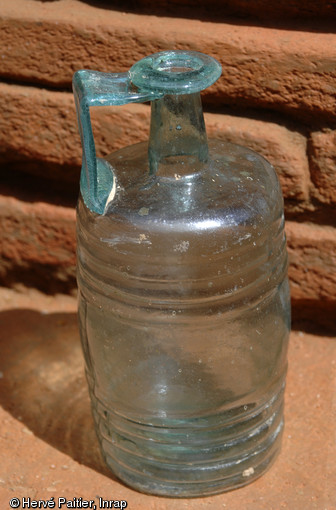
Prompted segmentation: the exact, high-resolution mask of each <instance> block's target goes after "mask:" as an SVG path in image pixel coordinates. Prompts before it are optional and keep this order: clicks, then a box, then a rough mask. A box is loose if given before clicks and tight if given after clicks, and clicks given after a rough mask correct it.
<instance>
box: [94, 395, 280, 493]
mask: <svg viewBox="0 0 336 510" xmlns="http://www.w3.org/2000/svg"><path fill="white" fill-rule="evenodd" d="M283 392H284V385H282V387H281V388H280V390H279V391H278V392H277V393H276V394H275V395H274V396H273V398H271V400H269V401H268V402H267V403H266V404H264V405H262V406H258V408H257V407H256V406H254V405H253V404H250V405H249V406H247V405H245V406H242V408H243V410H244V411H245V409H246V412H243V413H241V412H238V413H237V409H235V410H234V412H233V413H232V411H231V412H229V413H228V412H225V413H223V414H221V415H217V416H213V417H210V418H207V419H206V420H205V419H204V418H203V419H194V420H190V419H189V420H184V421H183V422H182V421H181V422H178V423H175V424H173V425H175V426H172V423H171V421H170V422H169V423H167V425H166V424H164V426H157V425H149V424H144V423H138V422H136V421H133V420H129V419H127V418H125V417H123V416H120V415H118V414H116V413H115V412H111V410H107V409H106V407H104V406H103V405H102V404H101V403H100V402H99V401H98V400H97V399H96V398H95V397H93V395H91V398H92V402H93V415H94V419H95V422H96V430H97V434H98V438H99V442H100V446H101V449H102V453H103V457H104V459H105V462H106V464H107V465H108V466H109V468H110V469H111V470H112V471H113V472H114V474H115V475H116V476H117V477H118V478H119V479H120V480H122V481H123V482H124V483H125V484H127V485H129V486H130V487H132V488H134V489H137V490H139V491H140V492H144V493H149V494H155V495H160V496H168V497H174V498H192V497H201V496H210V495H213V494H218V493H220V492H225V491H229V490H232V489H236V488H238V487H241V486H243V485H247V484H249V483H251V482H252V481H254V480H256V479H257V478H259V477H260V476H261V475H262V474H264V473H265V471H267V469H268V468H269V467H270V466H271V464H272V463H273V462H274V460H275V459H276V457H277V455H278V453H279V451H280V447H281V437H282V431H283V424H284V422H283ZM228 414H229V418H230V419H228Z"/></svg>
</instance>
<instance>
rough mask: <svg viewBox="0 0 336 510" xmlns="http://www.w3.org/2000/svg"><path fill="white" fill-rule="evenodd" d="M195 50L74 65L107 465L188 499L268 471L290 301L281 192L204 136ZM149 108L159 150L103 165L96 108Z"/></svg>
mask: <svg viewBox="0 0 336 510" xmlns="http://www.w3.org/2000/svg"><path fill="white" fill-rule="evenodd" d="M220 73H221V68H220V65H219V64H218V62H217V61H216V60H214V59H212V58H211V57H208V56H206V55H203V54H201V53H197V52H189V51H167V52H161V53H157V54H154V55H151V56H149V57H146V58H144V59H143V60H141V61H140V62H138V63H136V64H135V65H134V66H133V67H132V68H131V70H130V71H129V72H128V73H116V74H109V73H98V72H95V71H79V72H77V73H76V74H75V76H74V93H75V98H76V105H77V112H78V119H79V126H80V132H81V137H82V144H83V168H82V174H81V194H80V198H79V202H78V210H77V212H78V221H77V234H78V286H79V321H80V334H81V341H82V345H83V350H84V355H85V362H86V374H87V380H88V385H89V390H90V396H91V401H92V409H93V416H94V420H95V426H96V431H97V435H98V439H99V442H100V445H101V450H102V453H103V456H104V458H105V461H106V463H107V464H108V466H109V467H110V468H111V469H112V470H113V471H114V473H115V474H116V475H117V476H118V477H119V478H120V479H121V480H123V481H124V482H126V483H127V484H129V485H130V486H132V487H134V488H137V489H139V490H140V491H143V492H148V493H153V494H160V495H167V496H174V497H192V496H202V495H208V494H215V493H218V492H221V491H224V490H229V489H233V488H236V487H239V486H242V485H244V484H246V483H249V482H251V481H252V480H254V479H256V478H257V477H259V476H260V475H261V474H262V473H263V472H264V471H265V470H266V469H267V468H268V467H269V466H270V464H271V463H272V462H273V460H274V459H275V457H276V455H277V454H278V452H279V449H280V444H281V435H282V430H283V393H284V385H285V375H286V367H287V342H288V336H289V327H290V300H289V290H288V278H287V253H286V241H285V234H284V216H283V199H282V194H281V189H280V186H279V182H278V178H277V175H276V173H275V171H274V169H273V167H272V166H271V165H270V164H269V163H268V162H267V161H266V160H265V159H264V158H262V157H261V156H259V155H258V154H256V153H255V152H253V151H251V150H249V149H247V148H244V147H240V146H237V145H233V144H230V143H225V142H223V141H218V140H209V141H208V140H207V136H206V131H205V125H204V120H203V113H202V106H201V101H200V94H199V93H200V90H202V89H204V88H205V87H207V86H209V85H211V84H212V83H213V82H214V81H215V80H216V79H217V78H218V77H219V75H220ZM142 101H151V128H150V138H149V142H148V143H139V144H136V145H133V146H130V147H126V148H124V149H121V150H118V151H117V152H115V153H113V154H111V155H109V156H108V157H106V158H105V159H98V158H96V154H95V148H94V140H93V136H92V130H91V124H90V115H89V107H90V106H94V105H100V104H103V105H106V104H114V105H115V104H125V103H129V102H142Z"/></svg>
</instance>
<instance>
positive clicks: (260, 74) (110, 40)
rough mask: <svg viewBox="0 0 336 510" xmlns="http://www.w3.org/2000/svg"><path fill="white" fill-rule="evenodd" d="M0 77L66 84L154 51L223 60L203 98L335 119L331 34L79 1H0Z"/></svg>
mask: <svg viewBox="0 0 336 510" xmlns="http://www.w3.org/2000/svg"><path fill="white" fill-rule="evenodd" d="M0 14H1V18H2V19H1V24H0V34H1V35H0V40H1V45H2V52H1V54H2V60H1V70H0V73H1V75H2V76H4V77H7V78H11V79H15V80H28V81H38V82H41V83H45V84H48V85H54V86H59V87H64V86H67V87H69V86H70V81H71V76H72V74H73V72H74V71H75V70H76V69H80V68H91V69H98V70H104V71H113V72H115V71H124V70H126V69H128V68H129V67H130V66H131V65H132V64H133V63H134V62H135V61H137V60H139V59H140V58H142V57H144V56H145V55H148V54H150V53H153V52H155V51H160V50H166V49H172V48H178V49H179V48H184V49H192V50H198V51H203V52H205V53H208V54H210V55H213V56H214V57H216V58H218V60H219V61H220V62H221V63H222V64H223V68H224V72H223V76H222V78H221V79H220V80H219V81H218V82H217V84H216V85H214V86H213V87H212V89H211V90H210V92H209V93H208V95H207V100H208V101H209V102H211V103H213V104H215V105H216V107H219V106H220V105H223V104H228V103H234V104H239V105H249V106H253V107H255V106H257V107H263V108H271V109H273V110H280V111H287V112H291V114H293V115H295V117H296V118H297V117H302V118H305V117H307V116H313V117H320V116H321V115H323V116H325V117H328V118H333V119H335V116H336V108H335V104H336V101H335V91H336V87H335V76H336V71H335V60H336V34H334V33H319V32H317V31H316V32H312V31H310V32H308V31H307V32H303V31H299V30H279V29H275V28H263V27H254V26H244V25H233V24H228V23H222V22H217V21H216V23H211V22H203V21H199V20H195V19H178V18H168V17H167V18H165V17H160V18H159V19H158V18H157V17H155V16H145V15H138V14H129V13H124V12H120V11H113V10H111V9H109V8H107V9H103V8H97V7H94V6H93V5H88V4H87V3H83V2H80V1H78V0H62V1H61V2H36V1H34V0H16V1H15V2H14V3H13V2H7V1H5V0H2V5H1V13H0Z"/></svg>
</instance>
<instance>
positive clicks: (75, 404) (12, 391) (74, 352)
mask: <svg viewBox="0 0 336 510" xmlns="http://www.w3.org/2000/svg"><path fill="white" fill-rule="evenodd" d="M0 331H1V333H0V351H1V361H0V363H1V365H0V370H1V373H2V377H1V379H0V404H1V405H2V406H3V408H4V409H6V410H7V411H8V412H10V413H11V414H12V415H13V416H14V417H15V418H17V419H19V420H20V421H22V422H23V423H24V424H25V425H26V426H27V427H28V428H29V429H30V430H31V431H32V432H33V433H34V434H35V435H36V436H37V437H39V438H40V439H42V440H43V441H46V442H47V443H49V444H50V445H51V446H53V447H55V448H57V449H58V450H60V451H62V452H63V453H65V454H66V455H69V456H70V457H72V458H73V459H74V460H75V461H77V462H79V463H81V464H85V465H86V466H88V467H90V468H92V469H95V470H96V471H98V472H100V473H102V474H104V475H107V476H110V477H111V476H113V475H112V474H111V472H110V471H109V470H108V468H107V467H106V466H105V464H104V461H103V459H102V457H101V454H100V451H99V445H98V441H97V438H96V435H95V430H94V424H93V420H92V416H91V409H90V400H89V396H88V391H87V384H86V380H85V375H84V366H83V365H84V362H83V356H82V352H81V346H80V341H79V336H78V326H77V317H76V314H72V313H52V314H43V313H39V312H36V311H32V310H22V309H19V310H9V311H3V312H1V313H0Z"/></svg>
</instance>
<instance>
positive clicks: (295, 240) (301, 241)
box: [286, 221, 336, 307]
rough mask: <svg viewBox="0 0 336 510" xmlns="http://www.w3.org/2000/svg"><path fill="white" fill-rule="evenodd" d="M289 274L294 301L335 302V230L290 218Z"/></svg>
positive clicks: (319, 303)
mask: <svg viewBox="0 0 336 510" xmlns="http://www.w3.org/2000/svg"><path fill="white" fill-rule="evenodd" d="M286 234H287V241H288V251H289V261H290V265H289V277H290V281H291V292H292V298H293V299H294V300H315V301H316V302H317V303H318V306H321V307H323V302H326V303H327V302H335V301H336V229H335V228H332V227H326V226H320V225H312V224H305V223H297V222H292V221H288V222H287V224H286Z"/></svg>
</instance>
